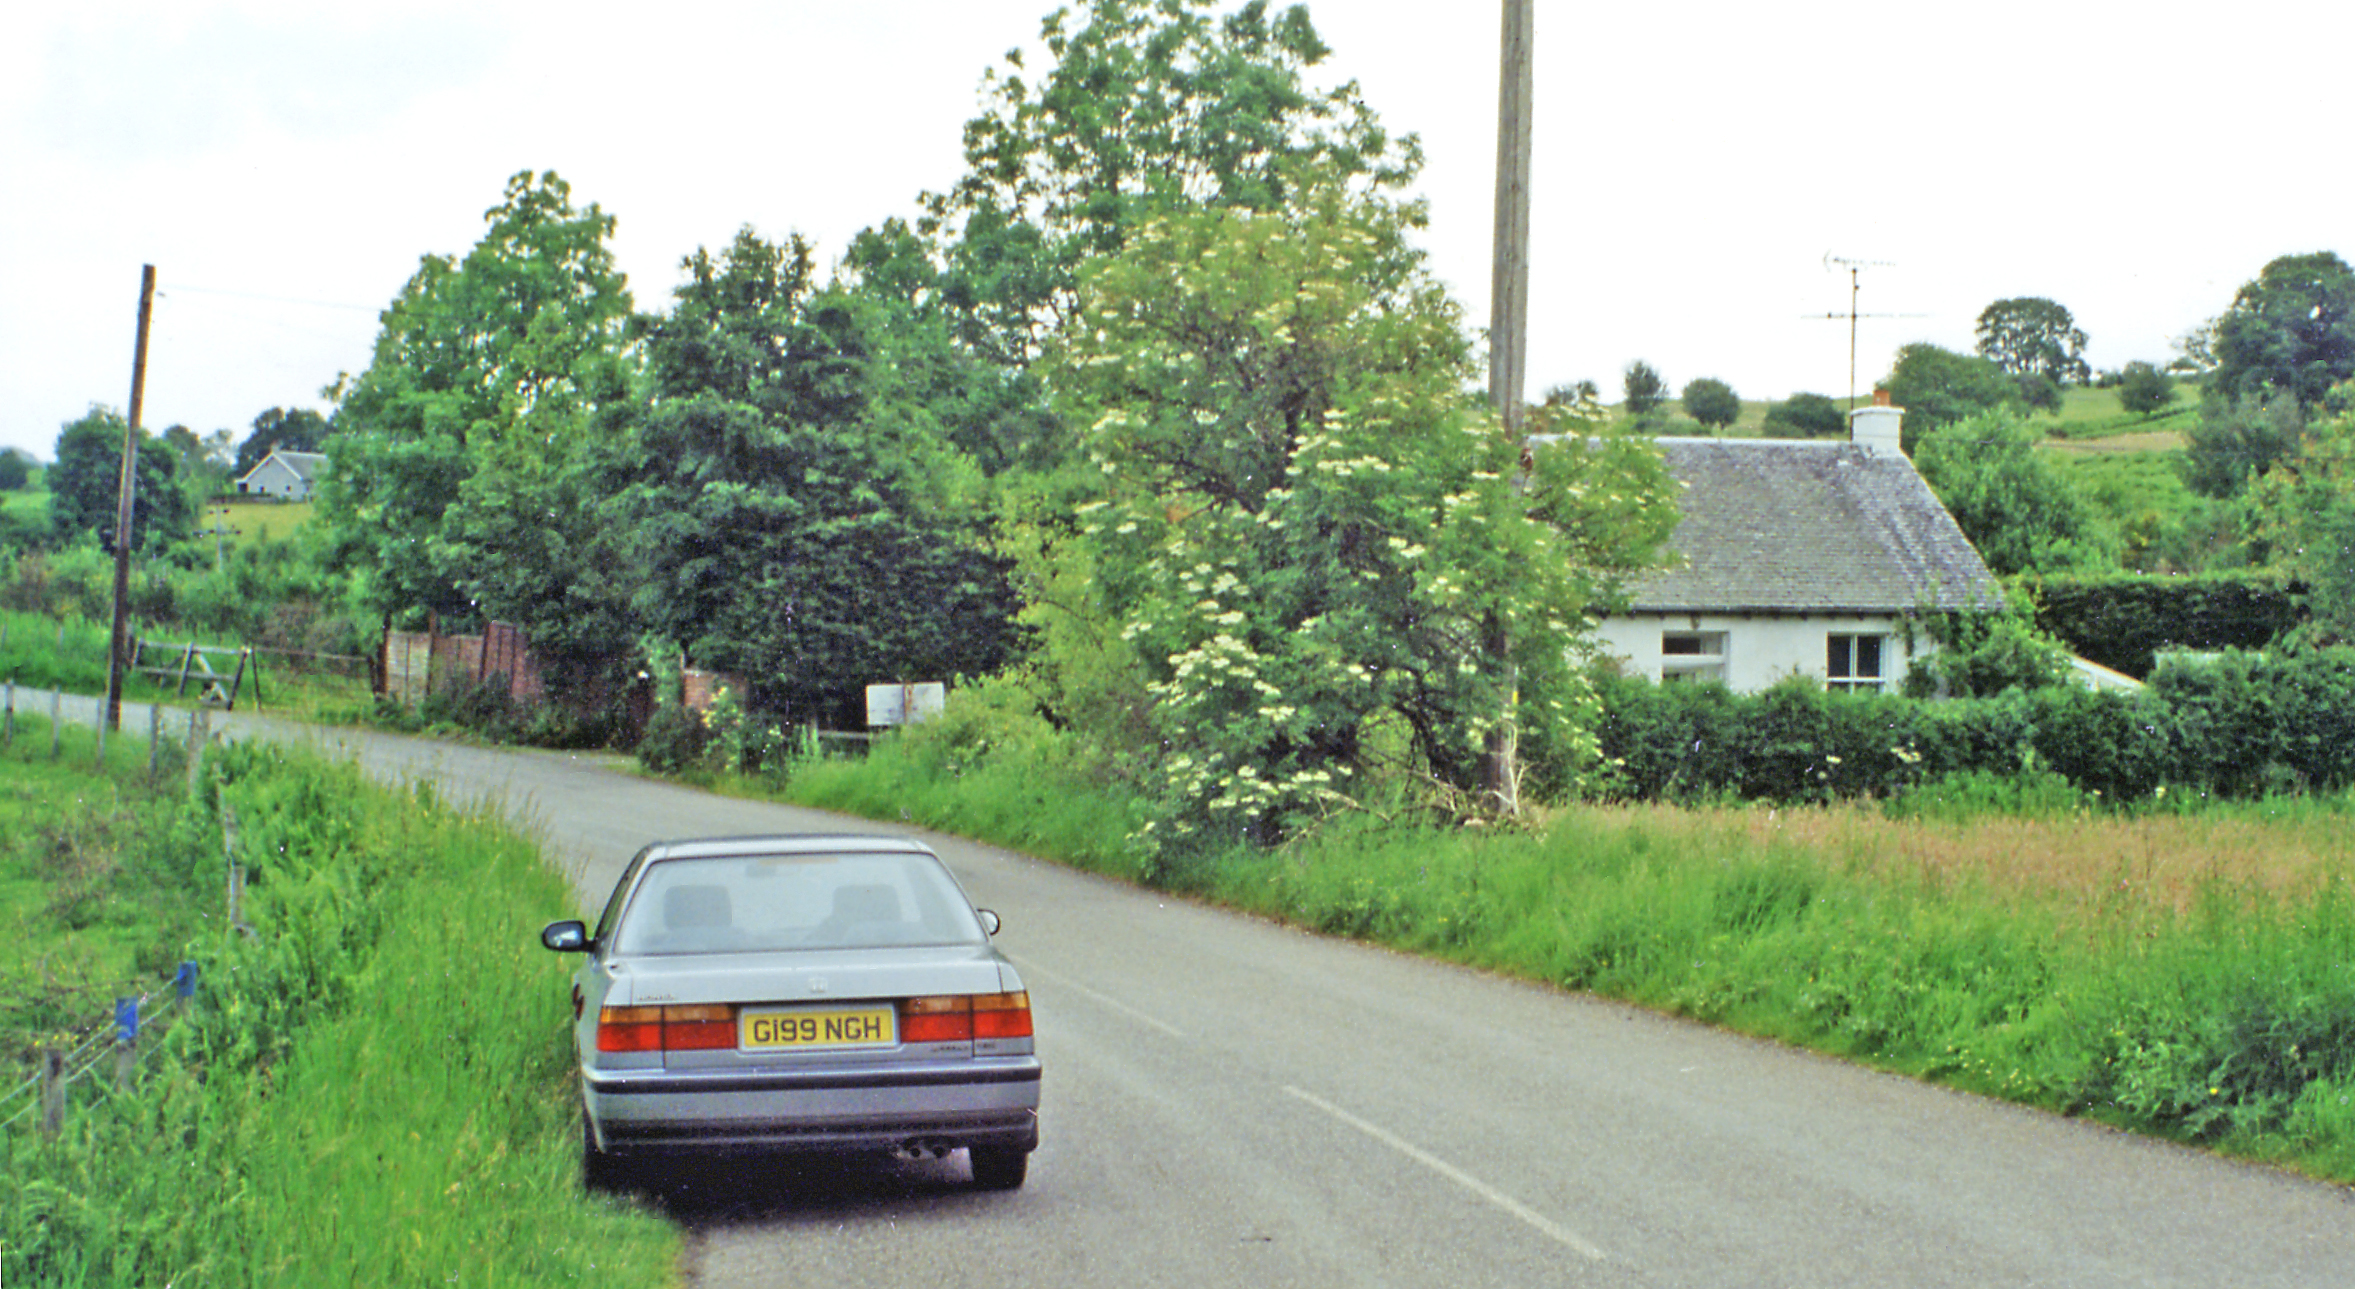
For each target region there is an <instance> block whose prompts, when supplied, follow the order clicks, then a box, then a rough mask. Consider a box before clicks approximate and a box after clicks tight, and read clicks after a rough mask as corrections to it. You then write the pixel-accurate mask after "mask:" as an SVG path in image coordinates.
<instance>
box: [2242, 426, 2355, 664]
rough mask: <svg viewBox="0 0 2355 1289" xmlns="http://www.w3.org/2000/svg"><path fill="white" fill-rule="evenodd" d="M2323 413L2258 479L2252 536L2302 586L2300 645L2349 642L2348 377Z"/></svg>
mask: <svg viewBox="0 0 2355 1289" xmlns="http://www.w3.org/2000/svg"><path fill="white" fill-rule="evenodd" d="M2325 403H2326V406H2328V407H2329V408H2330V413H2331V414H2328V415H2325V416H2322V417H2319V418H2317V419H2316V420H2315V421H2314V423H2313V424H2311V425H2309V426H2308V427H2307V428H2306V433H2305V435H2304V437H2303V438H2302V439H2301V440H2300V442H2299V445H2298V450H2297V452H2296V454H2295V455H2294V456H2292V457H2290V458H2289V459H2287V460H2285V461H2283V462H2282V464H2281V465H2280V467H2279V468H2277V469H2275V470H2273V471H2271V472H2270V473H2268V474H2267V475H2266V476H2265V477H2264V478H2263V479H2262V480H2260V481H2259V482H2258V483H2257V486H2256V489H2255V493H2254V496H2253V497H2252V501H2253V503H2254V505H2253V509H2254V511H2255V513H2256V515H2257V518H2258V536H2259V537H2260V538H2262V539H2263V541H2264V544H2265V547H2266V550H2267V552H2268V554H2269V555H2270V557H2271V559H2272V561H2273V562H2274V563H2276V564H2278V565H2280V566H2281V567H2282V568H2284V569H2286V570H2287V571H2288V572H2289V573H2290V574H2291V575H2292V576H2293V577H2295V578H2297V579H2298V580H2299V581H2300V582H2302V583H2304V584H2305V587H2306V594H2305V608H2306V613H2307V627H2306V629H2305V631H2304V632H2303V640H2304V642H2305V643H2309V644H2317V645H2332V644H2338V645H2344V644H2355V383H2342V384H2340V385H2338V386H2337V387H2336V389H2335V391H2334V392H2333V393H2332V394H2330V395H2328V396H2326V399H2325Z"/></svg>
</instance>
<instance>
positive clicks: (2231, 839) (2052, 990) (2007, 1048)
mask: <svg viewBox="0 0 2355 1289" xmlns="http://www.w3.org/2000/svg"><path fill="white" fill-rule="evenodd" d="M785 793H786V795H788V796H789V797H790V798H791V799H793V800H795V801H797V802H801V803H803V804H807V805H814V806H822V807H826V808H830V809H837V810H846V811H850V812H853V813H859V814H864V815H867V816H869V817H874V818H885V819H890V818H900V819H905V820H909V821H912V822H916V823H919V824H922V825H924V826H927V827H935V828H941V829H944V830H946V831H952V832H956V833H960V834H963V835H966V836H972V837H977V838H982V839H985V840H989V841H993V842H998V843H1001V844H1005V845H1009V846H1016V847H1020V848H1022V849H1024V850H1026V851H1028V852H1030V853H1033V854H1037V855H1041V856H1042V857H1047V858H1052V859H1057V860H1060V861H1063V862H1067V863H1072V864H1075V865H1076V866H1080V867H1085V868H1089V869H1093V870H1095V871H1099V872H1105V873H1109V874H1112V875H1116V876H1121V877H1126V878H1129V879H1131V880H1143V881H1145V882H1147V883H1148V884H1153V885H1158V886H1162V887H1164V888H1168V889H1173V890H1178V891H1181V892H1186V893H1191V894H1195V895H1199V896H1202V897H1205V898H1209V899H1212V900H1215V901H1218V902H1221V903H1224V904H1228V905H1231V906H1234V907H1237V908H1242V909H1248V910H1251V911H1253V912H1257V913H1262V914H1266V915H1270V916H1274V917H1279V918H1282V919H1285V920H1288V921H1291V922H1293V923H1296V924H1299V925H1303V926H1307V927H1311V928H1314V929H1317V930H1320V931H1324V932H1327V933H1331V934H1336V935H1346V936H1351V937H1356V938H1361V939H1366V940H1371V941H1376V942H1380V943H1383V944H1388V945H1392V946H1396V947H1399V948H1403V949H1408V950H1412V951H1415V952H1419V953H1424V954H1428V955H1431V956H1435V957H1440V958H1445V959H1451V960H1454V961H1459V962H1464V963H1468V964H1471V965H1475V966H1478V967H1482V968H1486V969H1490V970H1495V971H1500V972H1505V973H1509V974H1513V975H1517V976H1521V977H1525V978H1529V979H1534V980H1540V981H1545V982H1548V983H1551V984H1555V985H1558V986H1561V987H1564V988H1570V989H1580V990H1589V991H1592V992H1595V993H1598V994H1603V995H1607V996H1611V997H1616V998H1623V999H1627V1000H1630V1001H1633V1002H1637V1003H1640V1004H1643V1005H1646V1006H1650V1007H1654V1008H1657V1009H1660V1010H1663V1011H1666V1012H1670V1013H1673V1014H1678V1015H1684V1016H1689V1017H1693V1018H1695V1019H1698V1020H1702V1021H1705V1022H1708V1023H1711V1024H1715V1025H1722V1026H1725V1027H1728V1028H1731V1029H1736V1030H1739V1031H1742V1032H1745V1033H1750V1034H1756V1035H1760V1036H1764V1037H1768V1038H1773V1039H1777V1040H1780V1041H1784V1042H1789V1043H1793V1044H1796V1045H1800V1046H1805V1047H1810V1048H1814V1049H1817V1050H1821V1051H1825V1052H1828V1053H1832V1054H1836V1055H1839V1056H1842V1057H1846V1058H1849V1059H1854V1060H1859V1061H1863V1062H1866V1063H1869V1064H1873V1065H1876V1066H1879V1067H1882V1068H1887V1069H1891V1070H1895V1071H1899V1072H1902V1073H1905V1074H1908V1075H1913V1076H1916V1077H1921V1078H1925V1079H1929V1080H1933V1081H1936V1082H1940V1083H1945V1084H1949V1085H1952V1086H1956V1087H1960V1088H1964V1089H1967V1090H1969V1091H1973V1092H1978V1093H1984V1094H1987V1095H1992V1096H1997V1097H2002V1098H2004V1099H2007V1100H2012V1101H2017V1102H2021V1103H2023V1104H2027V1105H2032V1106H2037V1107H2041V1108H2043V1109H2047V1110H2051V1111H2055V1112H2058V1113H2063V1114H2073V1115H2084V1116H2087V1117H2090V1118H2095V1119H2098V1120H2101V1121H2103V1122H2107V1123H2110V1124H2113V1125H2116V1126H2119V1127H2123V1128H2127V1129H2130V1130H2134V1131H2139V1132H2145V1133H2150V1134H2155V1135H2158V1136H2163V1137H2168V1138H2172V1139H2175V1140H2179V1141H2185V1142H2190V1143H2195V1144H2199V1145H2202V1146H2206V1147H2209V1148H2212V1149H2216V1150H2219V1151H2222V1152H2224V1153H2228V1154H2233V1155H2238V1156H2242V1157H2248V1158H2256V1159H2262V1160H2267V1161H2273V1162H2277V1163H2281V1164H2284V1165H2288V1166H2292V1167H2295V1168H2297V1169H2300V1170H2302V1171H2305V1172H2307V1173H2310V1174H2312V1175H2315V1176H2318V1177H2324V1178H2329V1179H2333V1180H2337V1181H2341V1182H2355V886H2351V883H2355V835H2351V830H2350V829H2349V828H2348V822H2349V816H2350V815H2351V814H2355V798H2347V797H2341V798H2338V799H2334V800H2325V801H2313V800H2306V799H2301V800H2297V801H2292V802H2278V801H2276V802H2260V803H2253V804H2248V805H2245V806H2225V807H2212V808H2210V809H2207V810H2204V811H2202V812H2200V813H2198V814H2195V815H2185V816H2165V815H2158V816H2151V817H2144V818H2135V819H2127V818H2117V817H2112V816H2105V815H2094V814H2085V813H2068V814H2057V815H2054V816H2051V817H2046V818H2029V819H2023V818H2019V817H2016V816H2005V817H1983V818H1942V819H1927V818H1924V819H1912V820H1901V819H1893V818H1890V817H1887V816H1885V815H1883V814H1882V813H1880V812H1878V811H1876V810H1874V809H1871V808H1869V807H1833V808H1829V809H1807V810H1799V811H1770V810H1765V809H1745V808H1727V809H1720V810H1677V809H1667V808H1656V807H1643V808H1600V807H1597V808H1585V807H1581V808H1574V809H1567V810H1563V811H1560V812H1558V813H1555V814H1553V815H1552V816H1551V817H1550V818H1548V819H1547V820H1545V821H1544V823H1543V824H1542V825H1541V826H1539V827H1536V828H1533V829H1527V830H1523V829H1511V830H1499V831H1495V832H1482V831H1480V830H1447V831H1439V830H1431V829H1425V828H1417V827H1404V826H1391V825H1386V824H1382V823H1380V822H1379V821H1375V820H1372V819H1370V818H1366V817H1360V818H1357V819H1354V820H1350V821H1337V822H1335V823H1333V824H1330V825H1328V826H1327V827H1326V828H1325V829H1324V830H1323V831H1322V832H1320V833H1318V834H1317V835H1316V836H1314V837H1312V838H1310V839H1307V840H1305V841H1301V842H1298V843H1295V844H1294V845H1292V846H1290V847H1288V848H1286V849H1284V850H1282V851H1279V852H1275V853H1267V852H1258V851H1249V850H1235V851H1230V852H1226V853H1223V854H1217V855H1211V856H1207V857H1202V858H1197V859H1195V860H1193V861H1190V862H1185V863H1174V864H1173V863H1170V862H1166V861H1147V860H1144V859H1142V858H1140V857H1139V853H1138V852H1137V851H1136V850H1135V849H1134V848H1132V847H1131V846H1130V845H1129V844H1128V842H1127V841H1126V836H1127V833H1128V831H1129V830H1130V828H1132V827H1133V826H1134V822H1133V821H1134V819H1135V818H1136V817H1137V816H1136V815H1135V812H1134V808H1133V807H1132V806H1131V805H1130V804H1129V803H1127V802H1126V801H1125V800H1124V798H1123V797H1122V795H1121V793H1120V791H1119V790H1118V788H1117V787H1116V786H1112V785H1107V784H1105V783H1102V782H1097V781H1090V780H1089V779H1088V778H1087V777H1086V776H1085V775H1083V774H1081V773H1079V772H1078V771H1077V770H1076V768H1075V767H1072V766H1069V765H1061V764H1057V763H1056V762H1055V760H1054V759H1053V758H1052V757H1051V756H1044V755H1042V754H1040V753H1039V752H1038V751H1036V750H1035V745H1032V744H1026V743H1020V742H1010V743H1007V744H1004V745H1002V746H1000V747H998V748H995V749H993V750H991V751H990V752H988V753H986V754H977V755H973V756H969V757H968V756H960V755H958V754H956V753H954V752H951V751H949V750H948V749H947V748H945V747H944V746H943V745H942V744H941V743H940V742H939V741H937V740H927V739H925V738H923V737H917V738H908V739H895V740H891V741H887V742H886V743H884V744H882V745H880V746H879V747H878V748H877V749H876V750H875V752H874V753H873V754H872V755H871V756H869V757H868V758H867V759H866V760H864V761H830V762H824V763H820V764H817V765H812V766H807V767H803V768H802V769H800V770H799V771H798V772H797V773H796V774H795V775H794V777H793V778H792V780H791V781H790V782H789V784H788V785H787V786H786V788H785Z"/></svg>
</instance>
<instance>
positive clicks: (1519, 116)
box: [1481, 0, 1535, 815]
mask: <svg viewBox="0 0 2355 1289" xmlns="http://www.w3.org/2000/svg"><path fill="white" fill-rule="evenodd" d="M1529 6H1530V0H1504V33H1503V41H1502V43H1503V54H1502V59H1501V63H1500V66H1499V69H1498V75H1497V123H1496V240H1495V243H1494V250H1493V254H1494V257H1495V261H1494V265H1493V268H1492V271H1491V274H1490V280H1489V297H1488V393H1489V397H1490V399H1491V400H1492V401H1494V402H1495V404H1496V415H1497V421H1498V423H1499V425H1500V426H1501V427H1502V431H1503V433H1504V435H1505V438H1506V440H1507V441H1508V442H1510V443H1512V444H1513V445H1514V455H1515V456H1516V457H1518V455H1519V452H1520V443H1521V440H1522V435H1523V431H1522V427H1521V422H1522V416H1521V413H1522V401H1521V390H1522V386H1523V384H1524V383H1525V382H1526V380H1527V379H1528V370H1529V140H1530V133H1531V130H1530V126H1531V122H1530V103H1529V100H1530V84H1531V76H1530V47H1531V45H1532V44H1534V43H1535V35H1534V23H1533V22H1532V20H1531V18H1530V11H1529ZM1487 647H1488V654H1489V662H1490V665H1491V666H1493V667H1495V668H1496V669H1497V672H1498V674H1499V676H1500V677H1501V678H1502V680H1503V682H1504V683H1503V686H1502V688H1503V690H1504V698H1503V702H1504V711H1503V712H1502V713H1500V716H1501V719H1500V720H1499V721H1498V724H1497V727H1496V729H1495V730H1493V731H1491V732H1490V734H1489V736H1488V751H1487V756H1486V758H1485V762H1484V764H1483V765H1482V767H1481V779H1482V784H1481V786H1482V787H1483V788H1484V789H1485V790H1486V795H1487V798H1488V801H1489V804H1490V805H1491V807H1492V808H1493V809H1495V810H1496V812H1497V813H1499V814H1505V815H1512V814H1519V813H1520V810H1521V790H1520V779H1521V772H1520V766H1519V765H1518V764H1517V761H1518V759H1519V743H1520V733H1519V730H1518V729H1517V728H1516V726H1515V720H1514V712H1513V709H1514V707H1515V706H1517V705H1518V703H1519V701H1520V694H1519V690H1520V680H1519V677H1518V676H1516V675H1515V674H1514V669H1513V661H1512V650H1513V641H1512V634H1511V630H1510V628H1509V627H1508V625H1507V624H1506V622H1505V620H1504V618H1503V616H1502V615H1496V616H1492V617H1491V618H1490V619H1489V622H1488V640H1487Z"/></svg>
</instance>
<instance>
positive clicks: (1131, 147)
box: [922, 0, 1422, 366]
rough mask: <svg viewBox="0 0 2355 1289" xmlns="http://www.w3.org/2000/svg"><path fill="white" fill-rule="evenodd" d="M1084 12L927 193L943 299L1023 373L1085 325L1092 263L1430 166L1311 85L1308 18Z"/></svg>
mask: <svg viewBox="0 0 2355 1289" xmlns="http://www.w3.org/2000/svg"><path fill="white" fill-rule="evenodd" d="M1218 7H1219V6H1218V5H1217V4H1216V3H1215V0H1085V3H1083V4H1082V5H1080V6H1078V7H1077V12H1076V13H1075V12H1074V10H1073V9H1072V8H1063V9H1058V10H1056V11H1055V12H1054V13H1052V14H1050V15H1049V16H1048V17H1047V19H1046V21H1045V22H1044V24H1043V25H1042V28H1041V36H1042V38H1043V40H1044V43H1045V45H1046V48H1047V53H1048V55H1049V56H1050V57H1051V58H1052V59H1053V60H1054V61H1053V65H1052V66H1051V67H1048V68H1047V69H1045V70H1044V71H1042V72H1039V73H1037V74H1036V75H1033V74H1032V73H1031V71H1030V70H1029V69H1028V68H1026V67H1025V66H1024V64H1023V58H1022V55H1021V54H1020V52H1019V51H1016V52H1015V53H1011V54H1009V55H1007V67H1006V69H1005V70H1003V71H1002V72H992V73H991V74H990V75H989V76H988V77H987V78H986V79H985V80H984V82H983V85H982V94H983V97H984V99H985V100H986V102H987V106H986V108H985V110H984V111H983V113H982V115H980V116H978V117H976V118H974V119H973V120H972V121H970V122H968V123H967V124H966V126H965V160H966V166H967V170H966V174H965V177H964V178H963V179H962V180H961V181H959V182H958V184H957V185H956V186H955V187H954V188H952V189H950V190H949V191H948V192H946V193H940V194H932V195H929V196H927V197H926V198H925V200H924V205H925V217H924V220H923V221H922V227H923V229H924V231H926V232H928V233H930V234H932V235H933V236H935V237H936V239H937V240H938V257H939V261H940V267H941V269H942V270H943V272H942V277H941V284H940V285H941V291H942V294H943V296H944V297H945V299H946V300H947V301H948V302H949V303H950V304H951V306H952V307H954V308H955V309H956V310H957V311H958V313H959V314H960V315H961V321H962V331H963V336H964V339H966V340H967V341H968V342H969V343H971V344H973V345H975V346H976V347H977V348H978V349H979V350H980V351H981V352H982V353H983V354H984V355H986V356H988V357H990V358H991V359H992V360H994V361H997V362H999V363H1001V364H1004V365H1013V366H1019V365H1024V364H1026V363H1027V362H1029V361H1030V359H1032V358H1033V357H1035V356H1036V355H1037V353H1038V352H1039V349H1040V346H1041V345H1042V344H1043V342H1044V341H1045V339H1046V337H1047V336H1048V335H1049V334H1050V333H1052V332H1053V331H1055V330H1056V329H1058V328H1059V327H1060V326H1061V325H1062V324H1063V323H1065V322H1067V321H1068V320H1069V319H1070V317H1071V310H1072V307H1073V303H1074V300H1075V295H1074V290H1075V287H1076V283H1077V274H1078V267H1079V265H1080V263H1081V261H1083V260H1084V259H1086V258H1088V257H1089V256H1094V255H1104V254H1109V253H1112V252H1115V251H1117V250H1118V249H1119V248H1120V247H1121V246H1122V245H1123V244H1124V243H1125V241H1126V238H1127V236H1128V233H1129V231H1130V230H1132V229H1134V228H1135V227H1137V226H1138V225H1139V224H1141V223H1142V222H1143V221H1144V220H1146V219H1149V218H1151V217H1153V216H1154V215H1157V214H1159V213H1162V212H1166V211H1169V210H1174V209H1177V208H1180V207H1185V206H1236V207H1242V208H1246V209H1255V210H1273V209H1276V208H1278V207H1280V206H1282V205H1283V204H1284V202H1285V201H1286V200H1287V198H1288V197H1289V196H1290V195H1291V193H1292V192H1293V191H1294V190H1295V188H1296V186H1297V185H1298V183H1299V182H1300V179H1299V177H1298V175H1299V173H1300V172H1301V171H1302V169H1303V168H1304V167H1311V166H1313V167H1314V168H1316V169H1317V170H1319V171H1320V172H1322V173H1325V174H1340V175H1345V176H1348V177H1350V178H1351V179H1353V180H1355V181H1356V182H1358V183H1360V184H1361V185H1365V186H1370V187H1374V188H1399V187H1403V186H1404V185H1405V184H1407V183H1409V182H1411V181H1412V179H1413V178H1414V176H1415V174H1416V173H1417V171H1418V170H1419V169H1420V167H1421V164H1422V153H1421V149H1420V146H1419V145H1418V144H1417V142H1416V141H1415V139H1414V138H1413V137H1412V136H1408V137H1405V138H1394V137H1393V136H1392V135H1391V134H1390V133H1389V132H1388V131H1387V130H1385V129H1384V128H1383V127H1382V125H1381V123H1380V122H1379V121H1378V120H1377V119H1376V117H1375V115H1374V113H1373V111H1372V110H1371V109H1370V108H1368V107H1367V106H1366V104H1365V102H1364V100H1363V99H1362V98H1361V97H1360V96H1359V92H1358V87H1357V85H1356V84H1355V83H1354V82H1351V83H1345V84H1342V85H1339V86H1336V87H1333V88H1330V89H1320V88H1317V87H1315V86H1313V85H1312V84H1311V83H1310V74H1311V72H1312V71H1313V69H1315V68H1316V67H1318V66H1319V65H1320V64H1322V63H1323V62H1324V60H1325V58H1326V57H1327V55H1328V54H1329V53H1330V52H1331V51H1330V50H1328V49H1327V47H1326V46H1325V43H1324V41H1323V40H1322V39H1321V38H1320V37H1319V36H1318V35H1317V31H1316V28H1315V26H1314V25H1313V24H1312V23H1311V22H1310V21H1309V17H1308V10H1307V8H1306V7H1305V6H1301V5H1293V6H1290V7H1288V8H1284V9H1281V10H1277V9H1275V8H1273V6H1271V5H1269V4H1268V3H1266V0H1248V2H1247V3H1245V4H1243V5H1242V6H1240V7H1239V8H1237V9H1235V10H1234V11H1233V12H1231V13H1228V14H1225V15H1223V16H1222V15H1219V14H1218V13H1217V12H1216V10H1217V8H1218Z"/></svg>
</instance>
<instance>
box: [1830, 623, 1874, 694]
mask: <svg viewBox="0 0 2355 1289" xmlns="http://www.w3.org/2000/svg"><path fill="white" fill-rule="evenodd" d="M1868 643H1869V644H1870V646H1871V648H1870V649H1869V650H1867V649H1865V648H1864V647H1863V646H1865V645H1866V644H1868ZM1868 652H1869V654H1870V655H1871V656H1870V657H1869V658H1867V657H1866V656H1865V655H1866V654H1867V653H1868ZM1868 664H1869V666H1870V670H1866V668H1867V666H1868ZM1823 683H1824V688H1826V689H1846V690H1880V689H1886V688H1888V687H1889V637H1888V635H1887V633H1885V632H1876V631H1834V632H1831V633H1830V634H1828V635H1826V636H1825V637H1824V682H1823Z"/></svg>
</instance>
